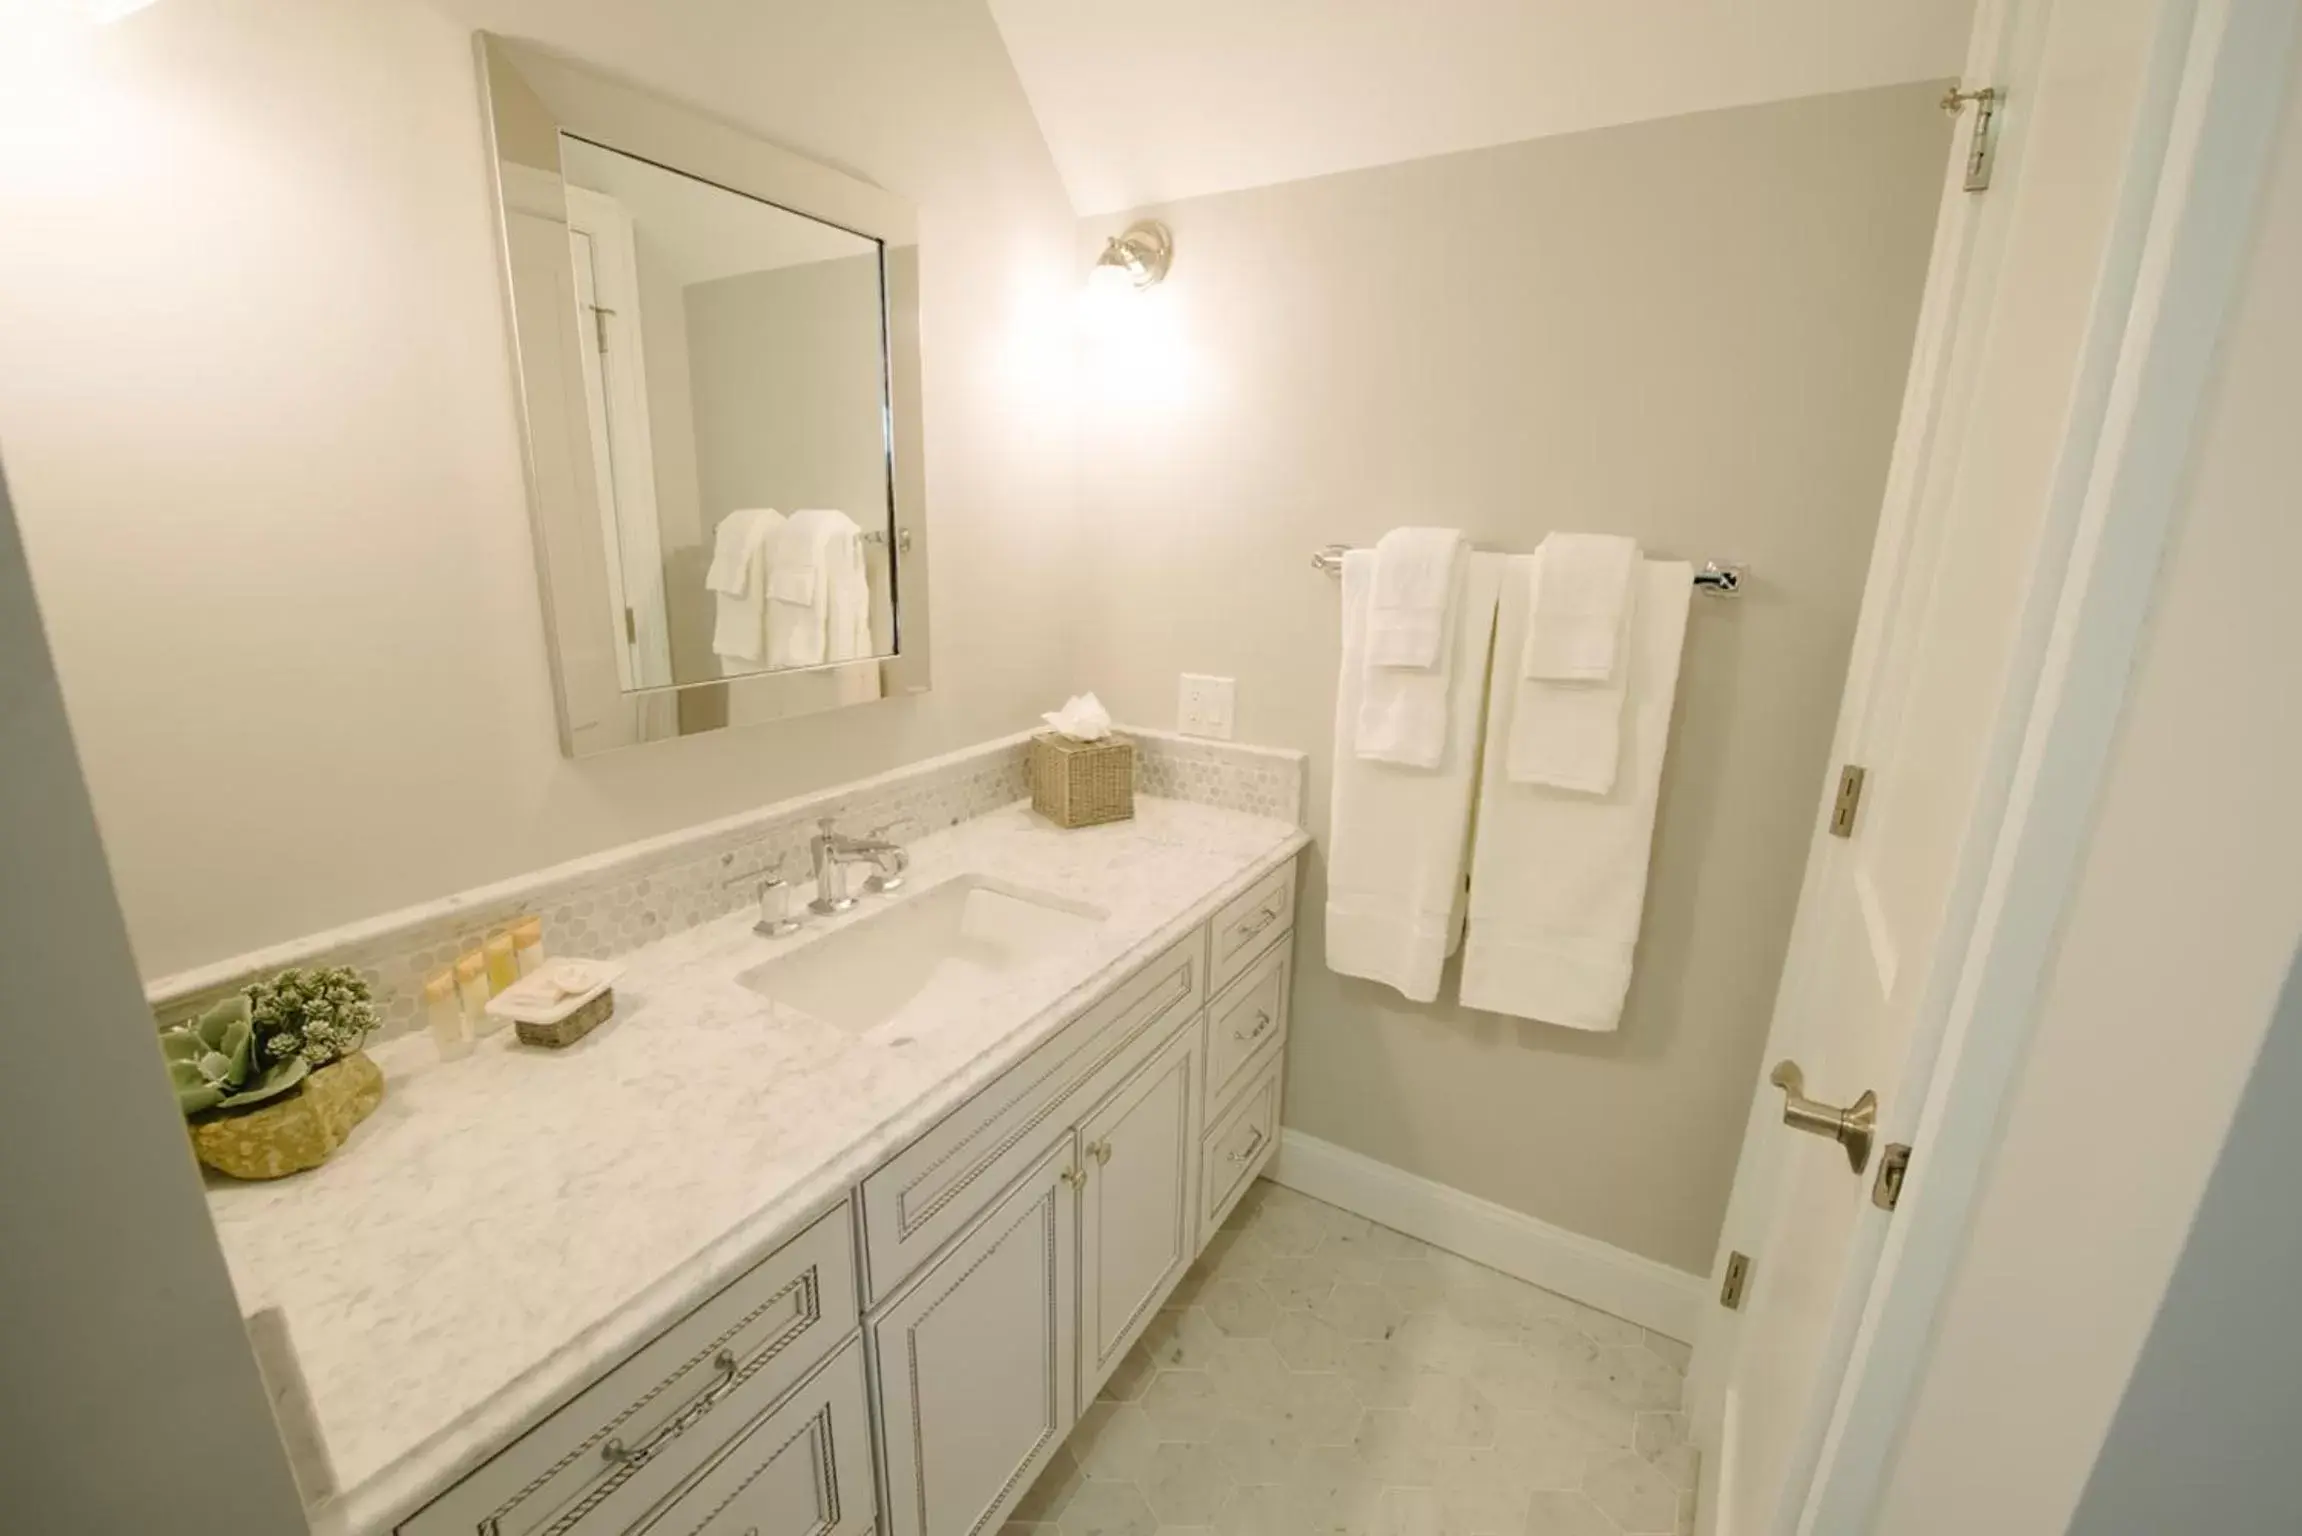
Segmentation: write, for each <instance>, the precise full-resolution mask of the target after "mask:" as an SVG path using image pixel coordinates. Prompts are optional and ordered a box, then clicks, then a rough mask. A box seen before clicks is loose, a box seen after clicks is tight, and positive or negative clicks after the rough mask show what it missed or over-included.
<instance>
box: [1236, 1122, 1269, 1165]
mask: <svg viewBox="0 0 2302 1536" xmlns="http://www.w3.org/2000/svg"><path fill="white" fill-rule="evenodd" d="M1248 1129H1249V1130H1251V1131H1252V1132H1253V1133H1254V1134H1253V1135H1252V1136H1250V1137H1249V1138H1248V1140H1247V1145H1245V1146H1243V1147H1241V1148H1240V1149H1239V1150H1238V1151H1236V1152H1233V1153H1231V1154H1230V1157H1229V1159H1228V1160H1229V1161H1231V1162H1234V1163H1243V1162H1245V1161H1247V1159H1248V1158H1250V1157H1253V1156H1254V1155H1255V1153H1256V1150H1257V1149H1258V1148H1260V1147H1261V1146H1262V1145H1263V1128H1262V1127H1261V1126H1259V1125H1257V1126H1250V1127H1249V1128H1248Z"/></svg>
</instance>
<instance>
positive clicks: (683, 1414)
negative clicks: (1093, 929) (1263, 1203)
mask: <svg viewBox="0 0 2302 1536" xmlns="http://www.w3.org/2000/svg"><path fill="white" fill-rule="evenodd" d="M1294 893H1295V867H1294V862H1293V860H1291V859H1290V860H1289V861H1288V862H1286V863H1285V864H1283V865H1281V866H1279V867H1278V868H1276V869H1274V870H1272V871H1270V872H1269V873H1267V874H1265V875H1263V876H1262V877H1260V878H1258V879H1257V880H1256V881H1255V882H1254V883H1253V884H1252V885H1250V886H1249V887H1248V888H1247V889H1246V890H1245V891H1244V892H1242V893H1241V894H1240V895H1239V896H1238V897H1237V898H1236V899H1234V900H1232V901H1230V902H1227V903H1226V904H1225V905H1224V906H1223V907H1222V908H1221V909H1220V910H1219V911H1218V912H1217V913H1216V915H1215V916H1214V918H1213V919H1212V920H1210V921H1209V922H1208V923H1207V924H1205V925H1203V926H1202V927H1200V928H1198V929H1195V930H1194V931H1193V932H1191V933H1190V934H1188V935H1186V936H1185V937H1184V938H1182V939H1180V940H1178V941H1177V942H1175V943H1173V944H1171V945H1169V946H1168V947H1167V948H1166V949H1164V950H1162V951H1161V952H1160V953H1159V954H1158V955H1156V956H1154V957H1153V958H1152V959H1151V960H1150V961H1149V962H1147V963H1146V964H1144V965H1141V966H1139V967H1137V968H1136V970H1135V971H1134V972H1133V973H1132V974H1130V975H1129V976H1127V977H1126V979H1124V980H1122V981H1120V982H1119V983H1117V984H1116V985H1115V986H1113V987H1111V988H1110V989H1109V990H1108V991H1107V992H1106V993H1105V994H1104V995H1103V996H1102V997H1101V998H1100V999H1098V1000H1096V1001H1094V1002H1092V1003H1090V1004H1088V1005H1087V1006H1086V1007H1084V1008H1082V1009H1081V1010H1080V1011H1079V1012H1078V1014H1077V1015H1076V1016H1075V1017H1073V1018H1071V1019H1070V1020H1069V1021H1068V1022H1066V1023H1065V1024H1063V1025H1062V1026H1061V1027H1060V1028H1058V1029H1057V1030H1055V1031H1054V1033H1052V1034H1051V1035H1049V1036H1048V1037H1047V1038H1046V1039H1045V1040H1043V1041H1042V1042H1041V1043H1040V1044H1039V1045H1038V1046H1037V1047H1036V1048H1034V1049H1033V1050H1032V1051H1031V1053H1030V1054H1029V1055H1027V1056H1025V1057H1024V1058H1023V1059H1022V1060H1021V1061H1019V1062H1017V1063H1016V1064H1015V1065H1013V1066H1012V1067H1009V1068H1008V1069H1007V1070H1006V1071H1004V1072H1003V1073H1001V1074H1000V1076H999V1077H997V1078H995V1079H994V1080H992V1081H991V1082H989V1083H986V1084H984V1085H983V1086H982V1087H981V1088H979V1089H977V1090H975V1091H974V1092H973V1093H972V1094H970V1095H969V1096H968V1097H967V1098H966V1099H965V1100H964V1101H962V1102H961V1103H959V1104H957V1105H955V1106H954V1107H952V1108H951V1109H950V1110H949V1111H948V1112H947V1113H946V1114H944V1116H943V1117H942V1118H941V1119H940V1120H938V1121H937V1122H936V1123H935V1124H933V1125H931V1126H930V1127H928V1129H926V1130H925V1131H923V1132H921V1133H920V1134H919V1135H917V1136H916V1137H914V1138H912V1139H911V1140H910V1141H909V1142H908V1143H906V1144H905V1145H904V1146H902V1147H900V1148H898V1149H897V1150H896V1151H895V1152H893V1153H892V1154H890V1155H889V1156H888V1157H887V1158H886V1159H884V1160H883V1161H882V1162H881V1163H880V1164H879V1165H878V1166H877V1167H876V1168H874V1169H873V1170H872V1171H871V1172H869V1173H868V1174H866V1175H865V1176H864V1177H863V1179H862V1180H861V1181H860V1183H859V1184H858V1185H857V1186H856V1187H855V1189H854V1190H853V1192H852V1195H851V1197H850V1198H849V1199H847V1200H844V1201H842V1202H841V1203H840V1204H839V1205H838V1206H837V1207H836V1208H834V1209H833V1210H832V1211H830V1212H828V1213H827V1214H825V1215H823V1216H822V1217H820V1218H818V1219H817V1220H816V1221H815V1222H814V1223H813V1224H812V1225H810V1226H809V1227H808V1228H807V1229H806V1230H805V1231H804V1232H802V1233H801V1234H800V1235H799V1236H797V1237H795V1238H793V1239H792V1240H791V1241H790V1242H788V1243H786V1244H785V1245H784V1246H783V1247H782V1248H781V1249H779V1250H777V1251H776V1252H775V1253H773V1254H771V1255H769V1256H768V1257H767V1258H765V1259H763V1260H761V1261H760V1262H759V1263H758V1264H756V1265H754V1266H753V1267H752V1268H751V1269H750V1270H749V1271H747V1272H746V1273H745V1274H744V1275H743V1276H742V1277H741V1278H740V1279H738V1280H736V1281H734V1282H733V1283H732V1284H730V1285H729V1286H728V1287H727V1288H726V1289H725V1290H723V1291H721V1292H720V1293H719V1294H717V1295H715V1296H713V1297H712V1298H711V1299H710V1300H708V1301H706V1302H704V1303H703V1304H702V1305H701V1306H699V1307H697V1308H696V1309H695V1311H693V1312H692V1313H690V1314H688V1315H687V1316H686V1317H685V1318H683V1319H682V1320H681V1321H679V1322H678V1323H676V1324H674V1325H673V1326H672V1327H671V1328H669V1329H668V1330H666V1331H665V1332H664V1333H663V1334H662V1335H661V1336H660V1337H658V1338H657V1339H655V1340H654V1341H652V1342H651V1343H649V1344H647V1345H645V1346H643V1347H642V1348H641V1349H639V1350H638V1351H637V1352H636V1353H634V1354H633V1355H632V1356H631V1357H630V1358H629V1359H627V1360H625V1361H624V1362H622V1363H621V1364H620V1365H618V1366H616V1367H615V1368H614V1369H612V1370H610V1371H609V1372H608V1373H607V1374H605V1375H603V1376H602V1377H601V1378H600V1379H599V1380H597V1381H596V1382H594V1383H593V1384H592V1385H591V1386H590V1387H588V1388H586V1389H585V1390H584V1391H583V1392H581V1393H579V1394H578V1395H577V1396H576V1397H574V1398H573V1399H571V1400H570V1401H569V1402H568V1403H567V1404H565V1405H564V1406H562V1407H561V1408H560V1409H558V1410H557V1411H556V1412H554V1413H553V1414H551V1415H550V1416H549V1417H548V1418H546V1419H545V1420H544V1421H543V1422H542V1423H540V1424H538V1425H537V1426H536V1427H535V1428H534V1429H532V1430H530V1431H529V1432H528V1433H527V1434H526V1435H524V1436H522V1437H521V1438H520V1439H518V1440H515V1441H514V1442H512V1443H511V1444H510V1445H509V1446H506V1447H505V1448H503V1449H502V1450H501V1451H500V1452H498V1453H497V1454H496V1455H495V1456H494V1457H492V1458H491V1459H490V1460H489V1461H488V1462H486V1463H485V1464H484V1465H483V1466H481V1467H480V1469H479V1470H478V1471H476V1472H474V1473H472V1474H471V1475H470V1476H469V1477H467V1478H466V1479H465V1480H464V1481H463V1482H461V1483H459V1484H457V1485H456V1486H455V1487H453V1488H451V1489H449V1490H448V1491H447V1492H446V1493H445V1494H442V1495H441V1496H440V1497H439V1498H438V1499H436V1500H434V1501H433V1502H432V1503H431V1504H430V1505H428V1506H426V1507H425V1508H424V1509H423V1510H422V1511H420V1512H419V1513H417V1514H416V1515H414V1516H412V1517H411V1518H410V1519H408V1520H407V1521H406V1522H405V1523H403V1524H402V1525H401V1526H400V1527H399V1528H398V1529H399V1536H618V1533H629V1536H864V1533H866V1532H872V1531H875V1530H876V1531H877V1532H879V1533H881V1536H988V1533H992V1532H995V1531H996V1530H997V1528H998V1526H999V1525H1000V1523H1001V1522H1002V1521H1004V1520H1005V1519H1006V1518H1007V1515H1008V1513H1009V1512H1010V1511H1011V1510H1012V1509H1013V1508H1014V1506H1015V1503H1016V1501H1017V1500H1018V1499H1020V1498H1021V1497H1022V1495H1023V1494H1024V1492H1025V1491H1026V1490H1027V1489H1029V1488H1030V1486H1031V1484H1032V1482H1033V1480H1034V1479H1036V1478H1037V1477H1038V1476H1039V1474H1040V1472H1041V1471H1042V1470H1043V1469H1044V1467H1045V1466H1046V1464H1047V1461H1048V1459H1049V1458H1050V1457H1051V1456H1053V1455H1054V1453H1055V1451H1056V1448H1057V1447H1059V1446H1060V1445H1061V1444H1062V1443H1063V1440H1064V1437H1065V1436H1067V1435H1068V1434H1069V1433H1070V1432H1071V1428H1072V1426H1073V1424H1074V1423H1075V1422H1076V1421H1077V1419H1078V1416H1079V1413H1080V1410H1081V1409H1082V1407H1083V1406H1084V1405H1085V1404H1086V1403H1088V1402H1090V1401H1092V1400H1093V1398H1094V1396H1095V1393H1096V1391H1097V1389H1098V1388H1099V1387H1101V1386H1102V1384H1103V1382H1104V1381H1105V1379H1106V1378H1107V1377H1109V1375H1110V1374H1111V1372H1112V1371H1113V1370H1114V1369H1115V1368H1116V1367H1117V1365H1118V1364H1119V1361H1120V1359H1121V1358H1122V1357H1123V1356H1124V1355H1125V1353H1126V1352H1127V1350H1128V1349H1129V1348H1130V1347H1132V1346H1133V1345H1134V1343H1135V1341H1136V1339H1137V1338H1138V1337H1139V1336H1140V1335H1141V1333H1142V1332H1143V1330H1144V1329H1145V1327H1147V1326H1148V1325H1149V1323H1150V1321H1151V1319H1152V1318H1153V1317H1154V1316H1155V1315H1156V1314H1157V1312H1158V1309H1159V1306H1160V1304H1161V1303H1162V1302H1164V1301H1165V1300H1166V1298H1167V1296H1168V1294H1169V1293H1170V1292H1171V1291H1172V1290H1173V1289H1174V1288H1175V1285H1176V1283H1177V1282H1178V1281H1180V1280H1181V1279H1182V1277H1183V1275H1184V1273H1185V1272H1186V1271H1187V1270H1188V1269H1189V1268H1190V1266H1191V1263H1192V1261H1193V1260H1194V1259H1195V1258H1197V1256H1198V1254H1199V1252H1200V1250H1201V1248H1202V1247H1203V1246H1204V1245H1205V1243H1206V1242H1207V1240H1208V1238H1209V1237H1210V1236H1211V1235H1212V1234H1213V1232H1214V1230H1215V1228H1216V1226H1217V1225H1218V1224H1219V1223H1220V1222H1221V1220H1222V1219H1223V1217H1224V1215H1225V1214H1226V1213H1228V1211H1229V1210H1230V1209H1231V1207H1232V1206H1233V1205H1235V1204H1236V1203H1237V1202H1238V1200H1239V1199H1240V1198H1241V1197H1242V1195H1243V1194H1244V1193H1245V1191H1246V1189H1247V1187H1248V1186H1249V1184H1251V1183H1252V1182H1253V1179H1254V1177H1255V1175H1256V1174H1257V1173H1258V1172H1260V1171H1261V1170H1262V1168H1263V1167H1264V1166H1265V1165H1266V1164H1267V1163H1268V1162H1269V1161H1270V1158H1271V1155H1272V1153H1273V1152H1274V1151H1275V1150H1276V1148H1277V1140H1278V1132H1279V1124H1278V1117H1279V1096H1280V1088H1281V1081H1282V1074H1283V1071H1284V1061H1283V1054H1284V1050H1285V1043H1286V1037H1287V1007H1288V1000H1289V999H1288V990H1289V981H1290V966H1291V964H1292V961H1291V958H1290V951H1291V940H1292V931H1293V927H1294V922H1293V914H1294ZM874 1443H876V1446H877V1452H878V1454H877V1458H876V1464H875V1462H874V1458H873V1456H872V1454H871V1451H872V1446H873V1444H874Z"/></svg>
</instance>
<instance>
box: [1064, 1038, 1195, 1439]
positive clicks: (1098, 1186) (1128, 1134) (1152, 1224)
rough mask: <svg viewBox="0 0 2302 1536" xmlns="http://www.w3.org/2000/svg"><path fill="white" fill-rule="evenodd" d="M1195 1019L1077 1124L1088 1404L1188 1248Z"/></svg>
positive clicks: (1083, 1393)
mask: <svg viewBox="0 0 2302 1536" xmlns="http://www.w3.org/2000/svg"><path fill="white" fill-rule="evenodd" d="M1198 1081H1199V1021H1198V1020H1197V1019H1193V1020H1192V1021H1191V1023H1190V1024H1189V1025H1188V1026H1186V1027H1185V1028H1183V1029H1181V1030H1178V1031H1177V1032H1176V1034H1175V1037H1174V1038H1173V1039H1171V1040H1170V1041H1168V1042H1167V1044H1166V1045H1165V1046H1164V1047H1162V1048H1161V1049H1160V1051H1159V1054H1158V1055H1156V1056H1154V1057H1152V1058H1151V1060H1150V1061H1148V1062H1146V1063H1145V1064H1144V1065H1143V1067H1142V1069H1141V1070H1140V1071H1138V1072H1137V1073H1136V1074H1135V1075H1134V1076H1133V1077H1131V1078H1129V1079H1128V1080H1127V1081H1126V1082H1125V1083H1123V1084H1121V1085H1120V1086H1119V1087H1118V1088H1117V1089H1116V1090H1114V1091H1113V1092H1112V1094H1111V1096H1110V1097H1109V1098H1107V1099H1105V1100H1104V1101H1103V1102H1102V1104H1100V1105H1099V1106H1097V1107H1096V1109H1095V1112H1094V1113H1093V1114H1091V1115H1089V1116H1088V1117H1087V1119H1086V1120H1085V1121H1083V1122H1082V1123H1081V1125H1080V1127H1079V1151H1080V1163H1079V1166H1080V1170H1081V1172H1083V1173H1084V1174H1085V1175H1086V1176H1087V1177H1086V1183H1085V1184H1084V1185H1082V1186H1081V1190H1080V1228H1079V1238H1080V1242H1079V1255H1080V1260H1079V1295H1080V1311H1079V1330H1080V1331H1079V1376H1080V1381H1079V1400H1080V1401H1081V1402H1088V1401H1091V1400H1093V1398H1094V1396H1095V1392H1096V1389H1097V1388H1099V1387H1101V1386H1102V1385H1103V1379H1104V1378H1105V1377H1107V1376H1109V1375H1110V1374H1111V1371H1112V1368H1113V1367H1115V1366H1116V1365H1118V1363H1119V1358H1120V1356H1122V1355H1124V1354H1125V1353H1126V1352H1127V1346H1128V1345H1130V1344H1132V1343H1134V1342H1135V1336H1136V1335H1137V1334H1139V1333H1141V1332H1142V1331H1143V1328H1144V1325H1145V1324H1146V1323H1148V1322H1149V1321H1150V1320H1151V1315H1152V1314H1153V1313H1154V1312H1156V1311H1157V1310H1158V1308H1159V1303H1160V1301H1161V1300H1162V1299H1164V1298H1165V1297H1166V1295H1167V1293H1168V1292H1169V1291H1171V1290H1173V1289H1174V1287H1175V1282H1176V1281H1178V1280H1180V1279H1182V1278H1183V1271H1184V1270H1186V1269H1188V1268H1189V1267H1190V1265H1191V1259H1192V1255H1193V1254H1194V1253H1195V1252H1196V1251H1197V1249H1196V1245H1195V1244H1194V1243H1193V1241H1192V1237H1193V1230H1194V1222H1195V1219H1196V1216H1197V1207H1198V1202H1197V1201H1196V1200H1194V1199H1193V1198H1192V1192H1193V1190H1194V1189H1195V1188H1196V1187H1197V1174H1198V1170H1197V1167H1196V1164H1197V1162H1198V1151H1199V1134H1198V1128H1197V1126H1196V1125H1195V1124H1194V1123H1193V1122H1194V1121H1195V1119H1196V1110H1197V1106H1196V1105H1195V1104H1194V1103H1193V1102H1192V1100H1193V1096H1194V1087H1195V1085H1196V1084H1197V1083H1198Z"/></svg>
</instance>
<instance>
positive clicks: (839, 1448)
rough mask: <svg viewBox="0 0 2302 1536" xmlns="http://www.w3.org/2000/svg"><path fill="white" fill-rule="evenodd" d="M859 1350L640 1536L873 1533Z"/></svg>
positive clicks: (809, 1383)
mask: <svg viewBox="0 0 2302 1536" xmlns="http://www.w3.org/2000/svg"><path fill="white" fill-rule="evenodd" d="M869 1433H870V1431H869V1430H867V1429H866V1428H865V1427H864V1406H863V1346H862V1345H861V1344H860V1343H855V1342H852V1341H851V1342H850V1343H849V1344H848V1347H847V1348H846V1349H844V1350H841V1351H840V1352H839V1353H838V1354H837V1355H835V1356H833V1357H832V1359H831V1361H830V1363H829V1364H827V1365H825V1366H824V1368H823V1369H822V1370H820V1371H818V1372H816V1373H815V1374H814V1375H813V1376H811V1377H809V1378H808V1379H807V1380H806V1381H805V1382H803V1383H802V1384H801V1385H800V1386H799V1388H798V1389H797V1390H796V1391H794V1392H793V1393H792V1394H791V1396H789V1397H787V1398H785V1399H784V1400H783V1401H782V1402H781V1403H779V1404H777V1405H776V1407H775V1409H774V1411H773V1412H770V1413H765V1414H762V1415H760V1417H759V1418H758V1419H756V1420H754V1421H753V1422H752V1424H751V1426H750V1427H749V1428H747V1429H745V1430H744V1432H743V1433H742V1434H740V1435H738V1436H737V1437H736V1438H735V1441H734V1442H733V1443H732V1444H730V1445H729V1446H728V1447H727V1449H726V1450H724V1451H722V1452H721V1453H720V1454H719V1456H718V1457H717V1458H716V1459H715V1460H713V1461H712V1462H711V1464H710V1465H708V1466H707V1467H705V1468H704V1470H703V1471H702V1472H701V1473H699V1474H698V1475H697V1477H696V1478H695V1480H694V1481H693V1482H691V1483H689V1484H688V1485H687V1487H685V1488H683V1489H682V1490H680V1493H679V1496H678V1497H677V1498H675V1499H673V1500H672V1501H671V1502H670V1503H669V1504H666V1505H665V1506H664V1507H663V1508H662V1509H660V1510H658V1511H657V1512H656V1514H655V1515H654V1517H653V1518H652V1519H650V1520H649V1521H648V1523H647V1525H646V1526H645V1527H644V1528H643V1531H644V1536H868V1533H869V1532H870V1531H871V1530H872V1529H873V1528H874V1526H875V1525H876V1523H877V1522H876V1521H875V1520H874V1518H873V1516H874V1514H875V1513H876V1511H875V1510H874V1509H873V1507H872V1493H871V1443H870V1441H869V1439H868V1438H867V1436H868V1435H869Z"/></svg>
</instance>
